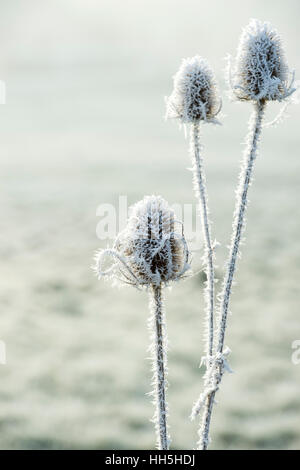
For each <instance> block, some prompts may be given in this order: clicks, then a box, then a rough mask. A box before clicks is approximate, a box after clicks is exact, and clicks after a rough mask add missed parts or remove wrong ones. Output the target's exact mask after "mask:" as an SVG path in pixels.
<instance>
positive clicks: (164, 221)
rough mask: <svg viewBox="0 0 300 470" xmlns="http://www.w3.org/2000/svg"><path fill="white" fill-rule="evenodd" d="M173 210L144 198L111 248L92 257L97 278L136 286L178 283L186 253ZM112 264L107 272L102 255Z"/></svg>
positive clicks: (157, 198) (157, 200)
mask: <svg viewBox="0 0 300 470" xmlns="http://www.w3.org/2000/svg"><path fill="white" fill-rule="evenodd" d="M176 224H178V222H177V221H176V220H175V215H174V212H173V210H172V209H171V208H170V207H169V205H168V203H167V202H166V201H165V200H164V199H163V198H162V197H160V196H146V197H144V199H142V200H141V201H139V202H138V203H136V204H135V205H134V206H133V207H132V208H131V213H130V216H129V219H128V222H127V226H126V228H125V229H124V230H123V231H122V232H121V233H120V234H119V236H118V237H117V239H116V241H115V244H114V248H113V249H112V250H111V249H107V250H100V252H98V253H97V255H96V267H95V269H96V273H97V274H98V276H99V278H100V277H102V276H105V275H110V276H111V277H113V278H114V279H118V280H119V281H121V282H122V283H125V284H131V285H134V286H136V287H140V286H148V285H160V284H161V283H164V284H167V283H169V281H174V280H178V279H179V278H181V277H182V276H183V275H184V273H185V272H186V271H187V270H188V269H189V264H188V262H189V252H188V248H187V244H186V241H185V238H184V235H183V231H182V229H181V231H180V233H178V232H177V231H176V230H175V225H176ZM108 255H109V256H112V257H114V258H115V260H116V262H115V263H114V264H113V266H111V267H110V268H109V269H108V270H105V271H103V268H102V265H103V261H104V258H105V257H106V256H108Z"/></svg>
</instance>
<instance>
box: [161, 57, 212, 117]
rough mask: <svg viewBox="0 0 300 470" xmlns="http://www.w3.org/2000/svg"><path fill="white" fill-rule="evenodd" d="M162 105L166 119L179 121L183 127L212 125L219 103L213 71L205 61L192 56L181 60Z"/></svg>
mask: <svg viewBox="0 0 300 470" xmlns="http://www.w3.org/2000/svg"><path fill="white" fill-rule="evenodd" d="M166 104H167V110H166V118H167V119H172V118H174V119H180V120H181V121H182V122H183V123H185V124H186V123H191V122H199V121H206V122H215V120H214V118H215V116H216V115H217V114H218V113H219V111H220V109H221V100H220V98H219V92H218V87H217V83H216V80H215V77H214V74H213V71H212V69H211V68H210V66H209V64H208V62H207V61H206V59H203V58H202V57H200V56H195V57H192V58H188V59H183V60H182V63H181V66H180V68H179V70H178V72H177V73H176V74H175V76H174V88H173V91H172V94H171V95H170V96H169V98H167V100H166Z"/></svg>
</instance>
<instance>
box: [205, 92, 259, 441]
mask: <svg viewBox="0 0 300 470" xmlns="http://www.w3.org/2000/svg"><path fill="white" fill-rule="evenodd" d="M265 106H266V104H265V102H264V101H258V102H257V103H255V105H254V112H253V114H252V116H251V118H250V122H249V137H248V144H247V148H246V152H245V156H244V161H243V165H242V169H241V173H240V182H239V187H238V192H237V199H236V207H235V212H234V221H233V233H232V239H231V245H230V251H229V258H228V264H227V269H226V273H225V277H224V282H223V288H222V293H221V301H220V310H219V319H218V333H217V350H216V352H217V353H219V354H220V355H222V353H223V349H224V340H225V331H226V325H227V316H228V308H229V300H230V296H231V291H232V282H233V278H234V273H235V269H236V262H237V258H238V254H239V247H240V242H241V237H242V233H243V229H244V226H245V213H246V209H247V200H248V190H249V186H250V184H251V178H252V171H253V165H254V161H255V158H256V155H257V144H258V142H259V138H260V135H261V130H262V121H263V116H264V111H265ZM223 372H224V367H223V364H222V363H221V365H220V366H219V371H218V375H217V377H218V380H217V387H218V385H219V384H220V381H221V379H222V375H223ZM216 391H217V388H216V390H215V391H213V392H212V393H211V394H210V396H208V398H207V401H206V405H205V410H204V413H203V423H202V428H201V429H202V432H201V434H200V441H199V449H201V450H206V449H207V447H208V443H209V428H210V421H211V415H212V409H213V404H214V398H215V394H216Z"/></svg>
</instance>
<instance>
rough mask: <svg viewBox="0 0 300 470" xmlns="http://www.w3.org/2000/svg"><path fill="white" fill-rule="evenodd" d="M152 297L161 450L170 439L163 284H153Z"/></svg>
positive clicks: (153, 357)
mask: <svg viewBox="0 0 300 470" xmlns="http://www.w3.org/2000/svg"><path fill="white" fill-rule="evenodd" d="M150 295H151V297H152V299H151V304H152V312H153V316H152V328H151V329H154V331H153V333H154V344H153V348H152V359H153V371H154V387H155V389H154V400H155V406H156V412H155V415H154V422H155V429H156V434H157V447H158V449H159V450H168V448H169V439H168V430H167V413H168V409H167V403H166V373H167V370H166V367H167V364H166V362H167V357H166V338H165V324H164V311H163V299H162V286H161V285H159V286H155V285H152V286H151V293H150Z"/></svg>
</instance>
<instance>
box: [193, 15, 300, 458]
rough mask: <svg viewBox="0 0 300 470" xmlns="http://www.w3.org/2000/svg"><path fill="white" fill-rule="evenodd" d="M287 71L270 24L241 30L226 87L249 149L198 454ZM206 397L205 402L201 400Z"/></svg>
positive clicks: (287, 88)
mask: <svg viewBox="0 0 300 470" xmlns="http://www.w3.org/2000/svg"><path fill="white" fill-rule="evenodd" d="M288 75H289V71H288V66H287V64H286V61H285V56H284V53H283V50H282V46H281V40H280V37H279V35H278V33H277V32H276V31H275V30H274V29H272V27H271V26H270V24H269V23H261V22H260V21H257V20H251V21H250V24H249V25H248V26H247V27H246V28H245V29H244V31H243V33H242V36H241V39H240V43H239V48H238V53H237V57H236V63H235V67H234V74H233V76H232V77H231V80H230V84H231V87H232V92H233V94H234V95H235V97H236V99H237V100H241V101H250V102H252V104H253V106H254V111H253V114H252V116H251V118H250V122H249V133H248V137H247V146H246V150H245V153H244V159H243V162H242V168H241V173H240V179H239V186H238V190H237V193H236V194H237V197H236V206H235V212H234V220H233V233H232V238H231V245H230V251H229V259H228V263H227V268H226V272H225V277H224V281H223V286H222V292H221V295H220V303H219V308H218V321H217V325H218V329H217V334H216V338H215V345H216V347H215V351H214V358H213V360H212V362H211V364H210V368H209V370H208V372H207V377H208V380H207V383H208V387H207V389H206V390H205V391H204V393H203V394H202V395H201V397H200V399H199V401H198V403H196V405H195V407H194V415H196V414H198V413H199V410H200V409H201V407H202V405H204V406H205V411H204V415H206V417H207V420H206V422H205V423H203V424H204V425H202V427H201V429H200V434H199V436H200V440H199V448H200V449H203V450H205V449H207V446H208V443H209V426H210V420H211V413H212V408H213V404H214V399H215V394H216V391H217V390H218V388H219V385H220V382H221V379H222V376H223V374H224V371H225V370H226V369H228V370H230V368H229V366H228V364H227V361H226V358H227V355H228V353H229V349H228V348H224V340H225V331H226V325H227V316H228V309H229V301H230V296H231V290H232V283H233V278H234V273H235V269H236V262H237V258H238V256H239V247H240V243H241V238H242V234H243V230H244V228H245V213H246V208H247V202H248V190H249V186H250V184H251V179H252V171H253V165H254V161H255V158H256V155H257V146H258V142H259V139H260V135H261V130H262V122H263V117H264V112H265V108H266V105H267V103H268V101H271V100H272V101H274V100H277V101H282V100H286V99H287V98H288V97H289V96H290V95H291V94H292V93H293V92H294V91H295V89H294V88H293V78H292V81H291V83H290V84H288ZM207 396H209V399H208V400H206V401H205V402H204V400H203V398H204V397H207Z"/></svg>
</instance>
